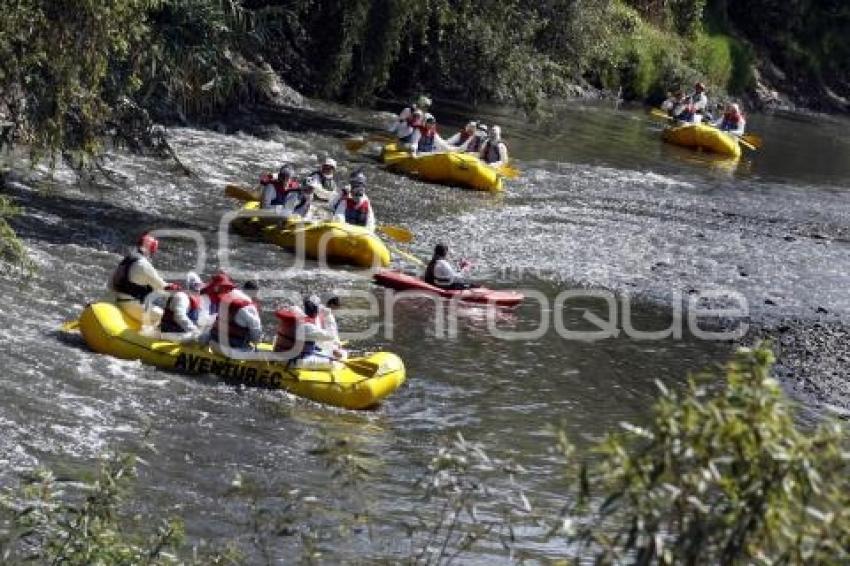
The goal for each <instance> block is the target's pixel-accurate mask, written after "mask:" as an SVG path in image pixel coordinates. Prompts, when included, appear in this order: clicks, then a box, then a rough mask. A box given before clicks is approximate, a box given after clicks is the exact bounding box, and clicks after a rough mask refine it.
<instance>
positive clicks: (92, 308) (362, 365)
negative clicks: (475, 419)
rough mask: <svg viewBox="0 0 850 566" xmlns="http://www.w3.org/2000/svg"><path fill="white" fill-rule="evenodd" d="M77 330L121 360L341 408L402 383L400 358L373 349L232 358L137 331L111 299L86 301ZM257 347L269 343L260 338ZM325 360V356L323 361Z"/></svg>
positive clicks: (363, 405) (371, 401) (363, 403)
mask: <svg viewBox="0 0 850 566" xmlns="http://www.w3.org/2000/svg"><path fill="white" fill-rule="evenodd" d="M79 323H80V326H79V328H80V333H81V334H82V336H83V339H84V340H85V341H86V344H88V346H89V348H91V349H92V350H94V351H95V352H98V353H101V354H108V355H110V356H114V357H116V358H121V359H125V360H141V361H142V362H144V363H146V364H150V365H153V366H157V367H160V368H163V369H168V370H173V371H178V372H181V373H187V374H195V375H205V374H211V375H217V376H219V377H220V378H222V379H223V380H224V381H225V382H227V383H239V384H244V385H249V386H254V387H265V388H269V389H284V390H286V391H289V392H290V393H293V394H294V395H299V396H301V397H306V398H307V399H312V400H313V401H318V402H319V403H326V404H328V405H333V406H335V407H343V408H345V409H367V408H369V407H373V406H375V405H376V404H377V403H378V402H380V401H381V400H382V399H384V398H385V397H387V396H388V395H389V394H390V393H392V392H393V391H395V390H396V389H398V388H399V387H400V386H401V384H402V383H404V378H405V370H404V364H403V363H402V361H401V358H399V357H398V356H396V355H395V354H392V353H390V352H377V353H374V354H369V355H368V356H365V357H362V358H351V359H350V360H346V361H347V362H348V363H349V364H350V365H346V366H342V367H339V368H334V369H331V368H330V367H329V366H328V367H327V368H316V369H313V368H310V369H306V368H290V367H287V365H286V363H285V362H280V361H269V360H261V359H254V360H232V359H229V358H226V357H224V356H223V355H221V354H218V353H215V352H213V351H212V350H210V348H209V347H208V346H205V345H201V344H178V343H175V342H168V341H165V340H160V339H158V338H151V337H147V336H142V335H141V334H139V332H138V323H137V322H135V321H134V320H132V319H129V318H127V317H125V316H124V314H123V313H122V311H121V310H120V309H119V308H118V307H117V306H115V305H114V304H112V303H93V304H90V305H88V306H87V307H86V308H85V309H84V310H83V313H82V315H81V316H80V320H79ZM259 350H260V353H262V352H269V354H270V353H271V345H269V344H260V345H259ZM329 363H330V362H329Z"/></svg>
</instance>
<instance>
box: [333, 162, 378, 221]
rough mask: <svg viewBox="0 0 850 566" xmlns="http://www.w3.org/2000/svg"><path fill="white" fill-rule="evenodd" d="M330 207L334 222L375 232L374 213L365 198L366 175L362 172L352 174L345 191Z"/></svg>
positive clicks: (367, 198) (367, 199)
mask: <svg viewBox="0 0 850 566" xmlns="http://www.w3.org/2000/svg"><path fill="white" fill-rule="evenodd" d="M332 206H333V214H334V220H335V221H337V222H346V223H347V224H354V225H356V226H363V227H365V228H367V229H368V230H370V231H372V232H374V231H375V225H376V221H375V212H374V210H373V209H372V204H371V203H370V202H369V197H367V196H366V174H365V173H364V172H363V171H360V170H358V171H355V172H354V173H352V175H351V180H350V182H349V186H348V188H347V190H345V191H343V192H342V194H341V195H340V198H338V199H336V200H335V201H334V202H333V203H332Z"/></svg>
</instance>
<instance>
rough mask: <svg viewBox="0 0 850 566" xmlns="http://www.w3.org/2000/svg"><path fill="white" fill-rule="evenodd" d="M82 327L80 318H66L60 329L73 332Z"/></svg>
mask: <svg viewBox="0 0 850 566" xmlns="http://www.w3.org/2000/svg"><path fill="white" fill-rule="evenodd" d="M79 327H80V321H79V320H66V321H65V322H63V323H62V326H60V327H59V330H61V331H62V332H73V331H75V330H77V329H78V328H79Z"/></svg>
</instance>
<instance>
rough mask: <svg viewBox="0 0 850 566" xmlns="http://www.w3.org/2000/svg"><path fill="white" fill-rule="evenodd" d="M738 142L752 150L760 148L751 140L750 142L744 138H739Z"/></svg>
mask: <svg viewBox="0 0 850 566" xmlns="http://www.w3.org/2000/svg"><path fill="white" fill-rule="evenodd" d="M738 143H739V144H740V145H741V146H743V147H746V148H747V149H749V150H752V151H755V150H757V149H758V148H757V147H756V146H754V145H753V144H751V143H750V142H748V141H747V140H745V139H744V138H738Z"/></svg>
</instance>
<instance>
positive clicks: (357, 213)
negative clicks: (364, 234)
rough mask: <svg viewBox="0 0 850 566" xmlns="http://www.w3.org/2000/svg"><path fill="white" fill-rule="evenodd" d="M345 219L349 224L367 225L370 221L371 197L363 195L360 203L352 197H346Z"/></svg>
mask: <svg viewBox="0 0 850 566" xmlns="http://www.w3.org/2000/svg"><path fill="white" fill-rule="evenodd" d="M345 221H346V222H347V223H348V224H356V225H357V226H366V225H367V224H368V223H369V199H368V198H366V197H363V200H361V201H360V202H359V203H358V202H357V201H356V200H354V199H353V198H351V197H349V198H347V199H345Z"/></svg>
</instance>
